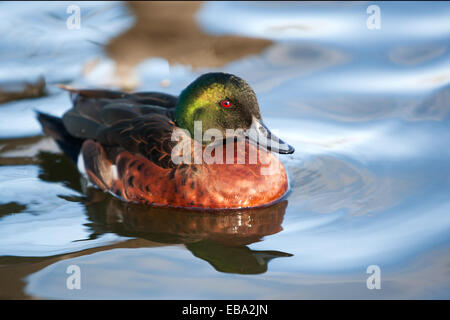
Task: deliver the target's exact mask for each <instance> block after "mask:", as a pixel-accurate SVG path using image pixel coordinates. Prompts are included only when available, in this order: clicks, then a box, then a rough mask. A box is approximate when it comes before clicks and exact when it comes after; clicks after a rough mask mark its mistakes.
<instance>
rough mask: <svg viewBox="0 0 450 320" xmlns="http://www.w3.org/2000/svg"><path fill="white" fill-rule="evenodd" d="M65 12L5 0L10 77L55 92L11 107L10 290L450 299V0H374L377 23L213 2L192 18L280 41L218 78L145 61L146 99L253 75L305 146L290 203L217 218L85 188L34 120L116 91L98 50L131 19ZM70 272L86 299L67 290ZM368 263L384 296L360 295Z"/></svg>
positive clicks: (6, 125) (7, 123)
mask: <svg viewBox="0 0 450 320" xmlns="http://www.w3.org/2000/svg"><path fill="white" fill-rule="evenodd" d="M67 5H68V3H60V4H45V5H43V4H40V3H36V4H32V5H31V4H30V5H27V6H23V5H21V4H18V3H2V4H0V6H1V7H0V17H1V19H0V21H1V24H0V29H1V30H3V34H5V35H6V36H4V37H2V39H1V40H0V43H1V45H0V48H1V49H0V57H1V59H0V83H9V82H18V81H19V82H20V81H35V80H36V79H37V78H39V77H40V76H44V77H45V79H46V81H47V91H48V95H47V96H45V97H41V98H36V99H25V100H18V101H12V102H8V103H5V104H2V105H0V194H1V198H0V235H1V237H0V297H2V298H15V297H19V298H26V297H27V298H31V297H37V298H69V299H72V298H87V299H90V298H112V299H115V298H125V299H128V298H132V299H178V298H187V299H191V298H193V299H196V298H208V299H216V298H217V299H241V298H249V299H303V298H306V299H309V298H314V299H317V298H319V299H320V298H331V299H336V298H339V299H342V298H368V299H372V298H374V299H379V298H381V299H390V298H406V299H410V298H412V299H416V298H425V299H428V298H439V299H448V298H449V297H450V278H449V276H448V275H449V272H450V269H449V266H450V236H449V230H450V197H449V192H450V166H449V165H448V163H449V160H450V151H449V150H450V149H449V148H448V141H449V139H450V130H449V127H450V126H449V124H450V117H449V111H450V107H449V106H450V105H449V103H450V102H449V101H450V91H449V88H450V84H449V82H450V81H449V80H450V54H449V44H450V23H449V21H450V19H449V17H450V5H449V4H447V3H442V2H440V3H422V2H414V3H395V2H389V3H381V4H379V6H380V9H381V29H379V30H369V29H368V28H367V27H366V19H367V17H368V14H367V13H366V8H367V6H368V4H367V3H343V4H338V3H316V4H308V3H307V4H304V3H295V2H288V3H283V4H275V3H271V2H263V3H221V2H211V3H206V4H204V5H203V6H202V7H201V9H200V10H199V11H198V12H197V13H196V16H195V18H196V20H197V22H198V24H199V25H200V26H201V28H203V31H205V32H207V33H209V34H211V35H215V36H217V37H219V36H221V35H235V36H246V37H262V38H266V39H269V40H272V41H273V43H272V44H271V45H270V46H268V47H267V48H266V49H264V50H262V51H261V52H260V53H258V54H251V55H248V56H246V57H244V58H241V59H238V60H234V61H230V62H228V63H227V64H225V65H224V66H223V67H220V68H219V67H218V68H206V67H204V68H198V69H193V68H191V67H190V66H188V65H180V64H177V65H169V64H168V63H167V60H166V59H165V58H164V57H153V58H148V59H146V60H144V61H142V62H140V63H139V64H138V65H137V67H136V68H135V75H136V77H137V78H138V79H139V85H138V86H137V88H136V90H162V91H166V92H169V93H173V94H177V93H179V92H180V90H181V89H182V88H184V87H185V86H186V85H187V84H188V83H190V82H191V81H192V80H193V79H194V78H195V77H196V76H197V75H199V74H201V73H203V72H206V71H211V70H222V71H225V72H231V73H235V74H237V75H239V76H241V77H243V78H244V79H246V80H248V82H249V83H250V84H251V86H252V87H253V88H254V89H255V91H256V93H257V95H258V99H259V102H260V106H261V111H262V115H263V118H264V120H265V122H266V123H267V124H268V126H269V127H270V128H271V129H272V128H273V129H274V130H273V131H274V133H275V134H276V135H277V136H280V137H282V138H283V139H284V140H285V141H287V142H288V143H289V144H291V145H293V146H294V147H295V148H296V152H295V153H294V154H293V155H292V156H282V157H281V159H282V160H283V161H284V163H285V165H286V167H287V170H288V174H289V176H290V181H291V184H292V191H291V194H290V195H289V197H288V199H287V201H285V202H282V203H280V204H279V205H277V206H275V207H272V208H267V209H263V210H252V211H249V210H243V211H240V212H236V213H228V214H223V213H222V214H219V215H214V214H199V213H189V212H184V211H177V210H175V211H174V210H162V209H149V208H146V207H142V206H138V205H131V204H126V203H122V202H120V201H118V200H116V199H113V198H111V197H110V196H108V195H106V194H104V193H102V192H99V191H97V190H94V189H88V190H86V189H85V188H84V185H83V181H82V180H81V179H80V176H79V174H78V172H77V170H76V168H75V167H74V166H73V165H72V164H71V163H70V161H69V160H68V159H66V158H65V157H64V156H62V155H61V154H60V153H58V149H57V147H56V146H55V144H54V143H53V142H52V141H51V140H50V139H49V138H45V137H42V136H41V131H40V127H39V125H38V123H37V121H36V120H35V116H34V110H35V109H38V110H42V111H46V112H51V113H53V114H56V115H60V114H62V113H63V112H64V111H65V110H67V109H68V108H69V107H70V101H69V99H68V97H67V95H66V93H64V92H61V91H60V90H59V89H58V88H57V87H56V86H55V84H56V83H70V84H72V85H74V86H77V87H83V86H89V87H100V86H109V87H114V81H112V80H111V79H113V80H114V77H115V73H114V66H115V63H116V62H115V61H114V60H112V59H111V58H110V57H108V55H107V54H106V52H105V50H104V49H103V44H105V43H107V42H108V41H109V40H110V39H112V38H113V37H116V36H117V35H118V34H120V33H122V32H124V31H125V30H128V29H129V28H130V27H131V26H132V25H133V23H134V18H133V17H132V16H131V13H130V12H129V10H128V9H127V7H126V6H125V5H124V4H122V3H84V2H83V3H81V4H80V7H81V9H82V14H83V16H82V28H81V30H77V31H68V30H67V28H66V27H65V19H66V17H67V16H68V14H67V13H66V11H65V10H66V8H67ZM227 15H232V16H233V17H234V18H233V23H229V19H227ZM83 17H84V18H85V19H84V18H83ZM18 22H20V24H18ZM13 26H19V27H16V28H13ZM5 32H6V33H5ZM130 50H131V49H130ZM93 60H96V61H97V62H96V63H95V64H93V67H91V68H90V70H89V72H87V71H86V65H89V64H90V63H91V62H92V61H93ZM162 80H164V81H166V83H169V84H170V85H169V86H168V87H166V85H164V86H163V85H162V82H161V81H162ZM70 265H78V266H79V267H80V269H81V272H82V289H81V290H68V289H67V287H66V279H67V277H68V274H67V273H66V270H67V267H68V266H70ZM370 265H377V266H379V267H380V269H381V290H368V289H367V286H366V279H367V278H368V277H369V276H370V275H369V274H367V273H366V270H367V267H368V266H370Z"/></svg>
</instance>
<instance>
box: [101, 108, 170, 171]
mask: <svg viewBox="0 0 450 320" xmlns="http://www.w3.org/2000/svg"><path fill="white" fill-rule="evenodd" d="M174 128H175V124H174V123H173V121H172V120H170V119H169V118H168V117H167V116H165V115H161V114H147V115H142V116H139V117H135V118H132V119H127V120H123V121H120V122H117V123H115V124H114V125H112V126H110V127H106V128H104V129H102V130H100V131H99V132H98V136H97V140H98V141H99V142H100V143H101V144H102V145H103V146H104V147H105V149H106V150H107V152H109V155H110V157H111V158H115V155H116V154H117V153H118V152H120V151H121V150H126V151H129V152H131V153H139V154H141V155H143V156H145V157H146V158H147V159H149V160H150V161H152V162H153V163H155V164H157V165H159V166H160V167H163V168H173V167H174V166H175V165H174V163H173V162H172V161H171V152H172V149H173V148H174V146H175V144H176V143H177V142H176V141H171V138H172V132H173V130H174Z"/></svg>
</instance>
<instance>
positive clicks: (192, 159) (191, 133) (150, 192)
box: [37, 72, 295, 210]
mask: <svg viewBox="0 0 450 320" xmlns="http://www.w3.org/2000/svg"><path fill="white" fill-rule="evenodd" d="M60 87H61V88H62V89H64V90H66V91H68V92H69V94H70V97H71V101H72V107H71V109H69V110H68V111H67V112H65V113H64V114H63V116H62V117H56V116H53V115H50V114H48V113H44V112H40V111H38V112H37V119H38V121H39V122H40V124H41V126H42V128H43V132H44V133H45V134H46V135H48V136H50V137H52V138H53V139H54V140H55V141H56V143H57V145H58V146H59V147H60V149H62V151H63V152H64V153H65V154H66V155H67V156H68V157H69V158H70V159H71V160H73V162H74V163H75V164H76V165H77V166H78V169H79V171H80V173H82V174H83V175H84V176H85V177H86V179H87V180H88V181H89V182H90V183H91V184H92V185H94V186H95V187H97V188H99V189H101V190H103V191H105V192H108V193H110V194H112V195H113V196H115V197H117V198H119V199H121V200H123V201H126V202H136V203H143V204H147V205H150V206H156V207H173V208H187V209H200V210H201V209H206V210H208V209H212V210H218V209H243V208H257V207H264V206H270V205H272V204H275V203H277V202H279V201H281V200H282V199H284V198H285V197H286V195H287V193H288V191H289V181H288V176H287V173H286V169H285V167H284V165H283V163H282V162H281V160H280V159H279V157H278V154H292V153H293V152H294V151H295V150H294V148H293V147H292V146H290V145H289V144H287V143H285V142H284V141H282V140H281V139H279V138H278V137H276V136H275V135H274V134H272V133H271V131H270V130H269V129H268V127H267V126H266V125H265V124H264V122H263V121H262V117H261V112H260V108H259V104H258V100H257V98H256V94H255V92H254V91H253V89H252V88H251V87H250V85H249V84H248V83H247V82H246V81H245V80H243V79H242V78H240V77H238V76H236V75H233V74H228V73H222V72H211V73H206V74H203V75H200V76H199V77H198V78H197V79H195V80H194V81H193V82H192V83H190V84H189V85H188V86H187V87H186V88H185V89H184V90H182V92H181V93H180V94H179V96H174V95H171V94H167V93H162V92H156V91H151V92H149V91H146V92H135V93H126V92H121V91H115V90H107V89H76V88H72V87H70V86H66V85H60Z"/></svg>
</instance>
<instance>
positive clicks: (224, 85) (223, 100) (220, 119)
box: [175, 73, 294, 154]
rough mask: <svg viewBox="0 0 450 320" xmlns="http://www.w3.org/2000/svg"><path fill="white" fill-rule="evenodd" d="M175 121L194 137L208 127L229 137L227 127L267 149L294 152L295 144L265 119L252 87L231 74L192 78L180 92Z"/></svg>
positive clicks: (210, 74)
mask: <svg viewBox="0 0 450 320" xmlns="http://www.w3.org/2000/svg"><path fill="white" fill-rule="evenodd" d="M196 121H201V128H199V127H198V126H194V124H195V122H196ZM175 122H176V123H177V125H178V126H179V127H181V128H183V129H186V130H188V131H189V133H190V134H191V137H193V138H194V137H199V136H200V137H203V134H204V133H205V132H206V131H207V130H209V129H216V130H219V131H220V132H221V134H222V136H223V137H224V138H230V136H229V133H230V130H227V129H232V130H233V131H234V132H235V134H234V136H236V135H241V136H242V137H244V138H246V139H248V140H250V141H251V142H254V143H256V144H257V145H260V146H262V147H264V148H266V149H268V150H271V151H274V152H278V153H283V154H288V153H293V152H294V148H293V147H291V146H290V145H288V144H287V143H285V142H283V141H282V140H280V139H279V138H277V137H276V136H275V135H273V134H272V133H271V132H270V130H269V129H268V128H267V127H266V126H265V125H264V123H263V122H262V119H261V113H260V111H259V105H258V101H257V99H256V95H255V92H254V91H253V90H252V88H250V86H249V85H248V84H247V82H245V81H244V80H243V79H241V78H239V77H237V76H235V75H232V74H227V73H207V74H204V75H202V76H200V77H198V78H197V79H196V80H195V81H194V82H192V83H191V84H190V85H189V86H188V87H187V88H186V89H184V90H183V91H182V92H181V94H180V96H179V99H178V103H177V107H176V111H175ZM239 129H241V130H239ZM196 130H197V131H200V132H197V133H196V132H195V131H196ZM227 131H228V132H227ZM236 133H237V134H236Z"/></svg>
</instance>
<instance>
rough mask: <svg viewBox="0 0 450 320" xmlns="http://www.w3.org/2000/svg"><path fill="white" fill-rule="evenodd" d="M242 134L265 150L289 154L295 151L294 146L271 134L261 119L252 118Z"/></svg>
mask: <svg viewBox="0 0 450 320" xmlns="http://www.w3.org/2000/svg"><path fill="white" fill-rule="evenodd" d="M244 134H245V137H246V138H247V139H248V140H250V141H251V142H253V143H255V144H256V145H257V146H260V147H263V148H265V149H267V150H270V151H273V152H277V153H281V154H291V153H294V151H295V149H294V147H292V146H290V145H289V144H287V143H286V142H284V141H283V140H281V139H280V138H278V137H277V136H275V135H274V134H272V132H270V130H269V129H268V128H267V127H266V125H265V124H264V123H263V122H262V121H261V120H258V119H255V118H253V122H252V125H251V127H250V128H249V129H247V130H246V131H245V132H244Z"/></svg>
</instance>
